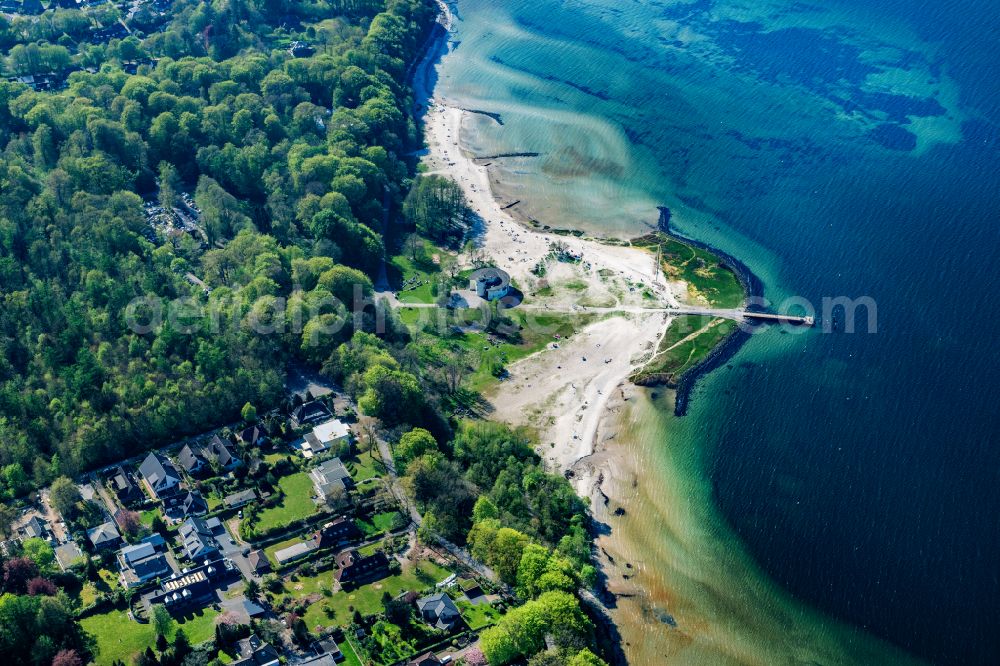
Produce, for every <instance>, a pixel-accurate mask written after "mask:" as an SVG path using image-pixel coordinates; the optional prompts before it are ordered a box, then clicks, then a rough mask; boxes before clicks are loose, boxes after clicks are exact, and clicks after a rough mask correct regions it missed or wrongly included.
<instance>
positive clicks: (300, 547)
mask: <svg viewBox="0 0 1000 666" xmlns="http://www.w3.org/2000/svg"><path fill="white" fill-rule="evenodd" d="M314 550H316V544H315V543H313V542H312V541H299V542H298V543H294V544H292V545H291V546H288V547H287V548H282V549H281V550H276V551H274V559H276V560H278V565H279V566H281V565H283V564H288V563H289V562H294V561H295V560H300V559H302V558H303V557H305V556H306V555H308V554H309V553H311V552H313V551H314Z"/></svg>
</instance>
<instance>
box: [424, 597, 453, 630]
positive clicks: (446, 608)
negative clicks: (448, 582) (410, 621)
mask: <svg viewBox="0 0 1000 666" xmlns="http://www.w3.org/2000/svg"><path fill="white" fill-rule="evenodd" d="M417 608H419V609H420V614H421V615H422V616H423V618H424V619H425V620H426V621H427V622H428V623H430V624H432V625H434V626H435V627H437V628H438V629H445V630H447V629H451V627H452V625H454V624H455V622H456V621H457V620H458V618H460V617H461V613H459V612H458V607H457V606H455V602H454V601H452V600H451V597H449V596H448V595H447V594H445V593H444V592H439V593H437V594H432V595H430V596H428V597H424V598H422V599H417Z"/></svg>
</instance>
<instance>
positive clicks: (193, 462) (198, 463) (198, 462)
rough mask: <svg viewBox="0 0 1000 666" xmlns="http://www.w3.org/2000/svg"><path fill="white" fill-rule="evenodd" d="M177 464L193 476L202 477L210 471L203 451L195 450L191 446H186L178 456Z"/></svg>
mask: <svg viewBox="0 0 1000 666" xmlns="http://www.w3.org/2000/svg"><path fill="white" fill-rule="evenodd" d="M177 462H178V464H180V466H181V467H182V468H183V469H184V471H185V472H187V473H188V474H190V475H191V476H201V475H202V474H205V473H206V472H207V471H208V470H209V466H208V461H207V460H205V457H204V456H203V455H202V454H201V451H196V450H194V448H192V447H191V445H190V444H185V445H184V447H183V448H182V449H181V450H180V452H179V453H178V454H177Z"/></svg>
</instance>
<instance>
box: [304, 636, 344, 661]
mask: <svg viewBox="0 0 1000 666" xmlns="http://www.w3.org/2000/svg"><path fill="white" fill-rule="evenodd" d="M312 649H313V652H315V653H316V656H315V657H310V658H308V659H306V660H304V661H300V662H299V666H303V664H308V666H333V665H334V664H337V663H340V662H342V661H344V653H343V652H341V651H340V646H338V645H337V641H335V640H333V639H332V638H324V639H323V640H319V641H316V642H315V643H313V645H312Z"/></svg>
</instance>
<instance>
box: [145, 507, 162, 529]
mask: <svg viewBox="0 0 1000 666" xmlns="http://www.w3.org/2000/svg"><path fill="white" fill-rule="evenodd" d="M157 516H159V517H160V520H163V510H162V509H160V507H158V506H155V507H153V508H152V509H146V510H145V511H143V512H142V513H140V514H139V521H140V522H141V523H142V524H143V525H145V526H146V527H149V526H151V525H152V524H153V519H154V518H156V517H157Z"/></svg>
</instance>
